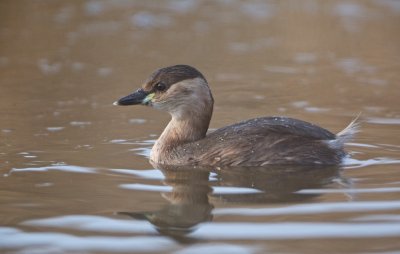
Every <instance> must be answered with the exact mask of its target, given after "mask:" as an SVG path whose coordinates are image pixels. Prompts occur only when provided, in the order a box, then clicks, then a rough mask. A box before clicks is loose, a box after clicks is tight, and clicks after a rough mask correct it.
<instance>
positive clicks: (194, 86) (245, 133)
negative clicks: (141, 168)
mask: <svg viewBox="0 0 400 254" xmlns="http://www.w3.org/2000/svg"><path fill="white" fill-rule="evenodd" d="M137 104H142V105H146V106H151V107H153V108H156V109H160V110H163V111H167V112H168V113H170V114H171V116H172V119H171V121H170V122H169V123H168V125H167V127H166V128H165V129H164V131H163V133H162V134H161V136H160V137H159V138H158V140H157V141H156V143H155V144H154V146H153V148H152V150H151V155H150V160H151V161H152V162H153V163H156V164H166V165H203V166H263V165H268V164H325V165H337V164H340V163H341V161H342V159H343V158H344V157H345V156H346V152H345V151H344V150H343V145H344V143H345V142H346V141H348V140H350V139H351V138H352V136H353V135H354V133H356V132H357V127H358V126H357V124H356V122H355V120H354V121H353V122H351V123H350V125H349V126H348V127H346V128H345V129H344V130H342V131H341V132H339V133H338V134H336V135H335V134H333V133H331V132H330V131H328V130H325V129H323V128H321V127H318V126H316V125H314V124H311V123H308V122H304V121H301V120H297V119H292V118H287V117H262V118H255V119H250V120H247V121H243V122H240V123H236V124H233V125H229V126H226V127H223V128H221V129H218V130H216V131H214V132H212V133H210V134H208V135H206V133H207V129H208V126H209V123H210V120H211V115H212V112H213V104H214V99H213V97H212V94H211V91H210V88H209V87H208V84H207V81H206V79H205V78H204V76H203V75H202V74H201V73H200V72H199V71H198V70H196V69H195V68H193V67H191V66H188V65H175V66H170V67H166V68H162V69H159V70H157V71H155V72H154V73H153V74H151V76H150V77H149V78H148V79H147V81H146V82H145V83H144V84H143V86H142V88H140V89H138V90H136V91H135V92H134V93H132V94H130V95H128V96H126V97H123V98H121V99H120V100H118V101H116V102H114V105H122V106H125V105H137Z"/></svg>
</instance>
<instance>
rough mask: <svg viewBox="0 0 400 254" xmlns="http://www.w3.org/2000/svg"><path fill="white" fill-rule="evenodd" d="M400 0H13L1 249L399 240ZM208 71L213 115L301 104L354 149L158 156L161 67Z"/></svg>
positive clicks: (257, 249) (300, 110)
mask: <svg viewBox="0 0 400 254" xmlns="http://www.w3.org/2000/svg"><path fill="white" fill-rule="evenodd" d="M398 24H400V2H398V1H395V0H380V1H379V0H369V1H355V0H354V1H313V0H302V1H279V2H275V1H215V2H208V1H194V0H185V1H163V2H158V1H155V2H154V1H124V0H122V1H97V0H91V1H72V2H71V1H1V2H0V38H1V40H0V89H1V90H0V91H1V93H0V110H1V114H0V252H5V253H180V254H182V253H398V252H400V168H399V167H400V138H399V136H400V111H399V109H400V104H399V98H400V74H399V73H400V46H399V45H400V33H399V29H398V28H399V25H398ZM177 63H185V64H191V65H194V66H196V67H197V68H198V69H200V70H201V71H202V72H203V74H204V75H205V76H206V78H207V80H208V81H209V83H210V87H211V89H212V91H213V94H214V98H215V101H216V104H215V109H214V116H213V120H212V122H211V128H212V129H216V128H219V127H222V126H225V125H228V124H230V123H233V122H238V121H241V120H244V119H249V118H253V117H258V116H265V115H285V116H290V117H295V118H299V119H303V120H306V121H310V122H313V123H316V124H318V125H320V126H323V127H325V128H327V129H329V130H332V131H333V132H338V131H340V130H341V129H342V128H344V127H345V126H346V125H347V124H348V123H349V122H350V121H351V120H352V119H353V118H354V117H355V116H357V115H358V114H359V113H360V112H362V113H361V117H360V119H361V126H362V127H361V129H362V132H360V133H358V135H357V137H356V139H355V140H354V141H353V142H352V143H349V144H348V146H347V150H348V151H349V152H350V154H351V158H348V159H347V160H346V161H345V163H344V165H343V166H342V167H333V168H332V167H329V168H315V167H311V168H310V167H283V166H282V167H278V166H274V167H264V168H252V169H248V168H247V169H246V168H230V169H211V170H210V169H205V168H196V169H188V168H159V169H154V168H153V167H152V166H151V165H150V164H149V163H148V155H149V151H150V148H151V146H152V145H153V144H154V142H155V140H156V139H157V137H158V135H159V134H160V133H161V131H162V129H163V128H164V126H165V125H166V123H167V122H168V119H169V118H168V116H167V115H165V114H163V113H161V112H157V111H153V110H151V109H149V108H144V107H124V108H121V107H113V106H112V102H113V101H115V100H116V99H118V98H119V97H121V96H122V95H126V94H127V93H129V92H130V91H133V90H134V89H136V88H137V87H138V86H139V85H140V83H141V82H142V81H143V80H144V79H145V78H146V77H147V75H148V74H149V73H151V72H152V71H153V70H154V69H156V68H159V67H163V66H167V65H172V64H177Z"/></svg>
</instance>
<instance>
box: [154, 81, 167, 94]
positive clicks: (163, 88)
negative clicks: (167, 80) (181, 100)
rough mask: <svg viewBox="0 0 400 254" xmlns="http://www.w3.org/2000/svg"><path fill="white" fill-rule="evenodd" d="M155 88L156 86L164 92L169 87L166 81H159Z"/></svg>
mask: <svg viewBox="0 0 400 254" xmlns="http://www.w3.org/2000/svg"><path fill="white" fill-rule="evenodd" d="M155 88H156V90H157V91H161V92H162V91H164V90H165V89H166V88H167V86H166V85H165V84H164V83H162V82H159V83H157V84H156V86H155Z"/></svg>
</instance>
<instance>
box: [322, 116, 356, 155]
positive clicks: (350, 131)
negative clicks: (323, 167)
mask: <svg viewBox="0 0 400 254" xmlns="http://www.w3.org/2000/svg"><path fill="white" fill-rule="evenodd" d="M360 115H361V113H360V114H358V115H357V117H356V118H354V120H353V121H351V122H350V124H349V125H347V127H346V128H344V129H343V130H342V131H340V132H339V133H337V134H336V138H335V139H334V140H330V141H328V144H329V146H330V147H332V148H336V149H337V148H341V147H343V145H344V144H345V143H347V142H349V141H351V140H352V139H353V138H354V135H355V134H356V133H357V132H359V131H360V122H359V121H358V119H359V118H360Z"/></svg>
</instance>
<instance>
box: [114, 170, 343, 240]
mask: <svg viewBox="0 0 400 254" xmlns="http://www.w3.org/2000/svg"><path fill="white" fill-rule="evenodd" d="M153 166H154V167H156V168H159V169H160V170H161V172H162V173H163V175H164V176H165V180H164V181H163V183H164V184H165V185H168V186H169V187H170V188H168V189H164V190H166V192H162V194H161V195H162V197H163V198H164V199H165V200H167V201H168V204H166V205H164V206H163V207H162V208H161V209H157V210H154V211H140V212H129V211H120V212H118V214H120V215H128V216H130V217H132V218H133V219H136V220H146V221H149V222H150V223H151V224H153V225H154V227H155V228H156V229H157V230H158V232H160V233H161V234H162V235H168V236H171V237H173V238H176V239H179V240H182V239H183V240H185V241H187V240H188V239H185V238H181V237H183V236H185V235H187V234H189V233H192V232H193V231H194V230H195V229H196V226H197V225H198V224H200V223H203V222H208V221H211V220H212V219H213V215H212V214H213V213H212V211H213V209H214V204H213V203H214V202H221V201H222V202H224V203H225V204H226V203H240V204H243V203H258V204H268V203H287V202H302V201H308V200H310V199H312V198H315V197H316V196H318V195H320V194H319V193H300V192H299V191H300V190H302V189H313V188H323V187H324V186H325V185H327V184H329V183H332V181H333V179H336V178H338V177H339V175H340V168H339V167H332V166H330V167H321V166H319V167H317V166H296V165H290V166H269V167H259V168H251V169H250V168H246V167H235V168H218V169H212V168H198V167H174V166H165V165H153Z"/></svg>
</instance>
